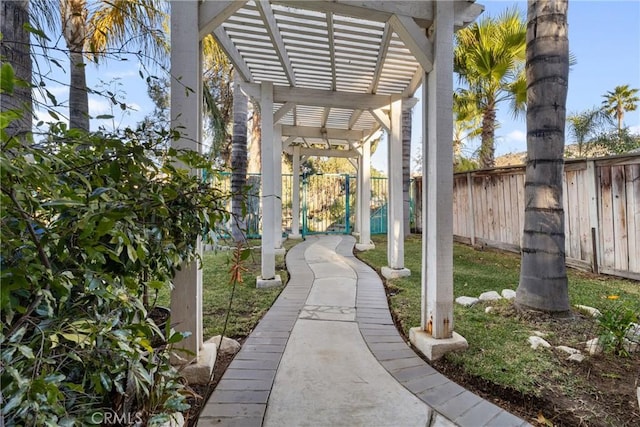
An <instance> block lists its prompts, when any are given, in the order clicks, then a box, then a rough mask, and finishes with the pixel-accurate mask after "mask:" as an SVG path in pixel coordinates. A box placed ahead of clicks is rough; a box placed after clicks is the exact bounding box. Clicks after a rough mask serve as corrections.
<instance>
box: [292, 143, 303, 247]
mask: <svg viewBox="0 0 640 427" xmlns="http://www.w3.org/2000/svg"><path fill="white" fill-rule="evenodd" d="M292 174H293V188H292V189H291V234H289V238H290V239H302V235H301V234H300V146H299V145H295V146H294V147H293V172H292Z"/></svg>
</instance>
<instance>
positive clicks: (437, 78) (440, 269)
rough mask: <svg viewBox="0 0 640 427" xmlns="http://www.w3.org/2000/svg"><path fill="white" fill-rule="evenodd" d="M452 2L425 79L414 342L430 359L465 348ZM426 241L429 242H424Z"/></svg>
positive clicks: (445, 5)
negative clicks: (456, 207)
mask: <svg viewBox="0 0 640 427" xmlns="http://www.w3.org/2000/svg"><path fill="white" fill-rule="evenodd" d="M453 7H454V3H453V2H435V3H434V9H435V18H436V19H435V22H436V24H435V32H434V55H433V56H434V67H433V70H432V71H431V72H430V73H429V74H428V75H427V76H426V79H425V80H424V81H425V82H426V85H423V105H425V106H426V108H425V109H424V111H425V112H427V113H428V114H425V115H424V117H423V123H424V125H423V126H424V129H423V140H424V141H426V144H423V161H424V162H426V165H425V166H426V168H425V172H426V174H424V175H423V189H424V194H425V196H423V198H424V199H425V202H423V208H424V209H423V215H425V219H426V220H425V222H424V228H423V253H422V266H423V267H422V289H423V291H422V295H423V300H422V316H421V317H422V323H421V326H420V328H413V329H411V331H410V340H411V342H412V343H413V344H414V345H415V346H416V347H417V348H418V349H419V350H420V351H422V353H424V354H425V355H426V356H427V357H428V358H429V359H431V360H435V359H438V358H440V357H441V356H442V355H443V354H445V353H446V352H449V351H452V350H457V349H464V348H467V341H466V340H465V339H464V338H463V337H462V336H460V335H459V334H456V333H455V332H454V331H453V326H454V323H453V151H452V150H451V135H452V134H453V114H452V108H453V107H452V103H453V100H452V99H453V96H452V95H453V81H452V77H451V76H452V75H453V31H454V30H453V25H454V19H453V18H454V13H453ZM425 239H426V240H425Z"/></svg>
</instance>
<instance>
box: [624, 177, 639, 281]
mask: <svg viewBox="0 0 640 427" xmlns="http://www.w3.org/2000/svg"><path fill="white" fill-rule="evenodd" d="M625 172H626V177H627V179H626V183H625V185H626V197H627V221H628V223H627V226H628V229H627V233H628V234H627V236H628V239H629V270H630V271H640V256H638V255H640V165H627V166H625ZM634 254H635V255H634Z"/></svg>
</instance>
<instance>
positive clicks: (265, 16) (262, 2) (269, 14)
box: [255, 0, 296, 86]
mask: <svg viewBox="0 0 640 427" xmlns="http://www.w3.org/2000/svg"><path fill="white" fill-rule="evenodd" d="M255 3H256V7H257V8H258V12H260V16H262V20H263V21H264V26H265V29H266V30H267V33H268V34H269V38H270V39H271V42H272V43H273V47H274V49H275V51H276V54H277V55H278V58H279V59H280V64H282V68H283V70H284V74H285V75H286V76H287V80H289V85H291V86H295V85H296V75H295V73H294V72H293V67H292V66H291V61H290V60H289V55H288V54H287V49H286V48H285V46H284V40H282V35H280V30H279V29H278V23H277V22H276V17H275V16H274V15H273V10H271V5H270V4H269V2H268V1H267V0H258V1H256V2H255Z"/></svg>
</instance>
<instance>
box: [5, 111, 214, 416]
mask: <svg viewBox="0 0 640 427" xmlns="http://www.w3.org/2000/svg"><path fill="white" fill-rule="evenodd" d="M13 117H15V112H9V113H2V117H0V122H1V123H2V125H1V129H0V131H1V132H2V139H1V142H2V154H1V157H0V168H1V184H2V189H1V190H2V191H1V199H0V204H1V212H2V249H1V258H0V262H1V266H2V273H1V280H2V287H1V289H2V290H1V294H0V304H1V305H0V308H1V311H2V314H1V322H2V335H0V345H1V347H2V349H1V366H0V374H1V376H2V377H1V380H2V400H3V408H2V414H3V416H4V419H5V423H6V425H9V426H11V425H37V426H41V425H87V424H96V423H100V422H102V420H103V417H100V416H96V414H105V413H110V414H116V415H117V414H119V415H121V416H123V417H124V416H126V417H129V418H128V419H133V418H135V419H136V420H143V421H144V422H148V423H149V424H154V423H155V422H157V421H162V420H163V419H167V417H168V414H170V413H172V412H175V411H181V410H184V409H186V408H187V407H188V406H187V404H186V392H187V391H186V389H185V385H184V384H183V383H182V382H181V379H180V376H179V373H178V372H177V371H176V369H175V368H173V367H171V365H170V364H169V350H170V347H171V344H173V343H175V342H178V341H180V340H181V339H182V338H183V336H182V335H181V334H179V333H176V332H174V331H172V330H171V329H170V328H169V327H167V329H165V330H160V328H158V326H157V325H156V324H155V323H154V321H153V320H152V319H151V318H149V317H148V315H147V314H148V310H149V309H150V308H151V306H152V305H153V304H152V305H151V306H145V304H143V296H144V294H145V289H151V290H154V289H156V290H159V289H162V288H168V287H171V286H172V279H173V277H174V273H175V271H176V270H177V269H179V268H180V266H181V265H183V263H185V262H190V261H193V260H194V259H195V258H196V257H197V251H196V246H195V243H196V241H197V239H198V238H199V237H200V236H203V235H205V234H206V233H207V231H208V230H209V228H210V227H212V225H213V224H215V223H217V222H219V221H224V219H225V215H226V214H225V212H224V210H223V208H222V207H221V206H222V205H221V201H222V199H223V198H224V197H226V195H224V194H221V193H220V191H218V190H216V189H214V188H212V187H211V186H210V185H208V184H207V183H205V182H203V181H202V179H201V178H200V177H198V175H197V174H195V173H191V172H192V171H193V170H196V169H199V168H203V169H209V162H207V160H206V159H205V158H204V157H202V156H200V155H199V154H197V153H194V152H190V151H178V150H174V149H168V150H167V149H163V147H167V146H168V145H169V143H170V142H171V140H172V139H175V138H177V137H178V136H179V135H178V133H177V132H169V131H158V130H153V131H152V130H147V129H145V128H140V129H137V130H136V131H133V130H130V129H127V130H125V131H121V132H118V133H112V134H107V133H101V132H98V133H92V134H86V133H81V132H76V131H73V130H67V129H66V125H64V124H57V125H53V126H52V127H51V130H50V133H49V135H48V138H47V140H46V141H45V142H43V143H40V144H30V145H29V144H25V143H21V142H19V141H17V140H16V139H13V138H9V137H7V135H6V133H5V131H4V130H5V128H6V126H7V123H8V122H9V120H10V118H13ZM208 173H209V174H213V173H214V171H212V170H208ZM158 337H160V338H161V339H160V341H161V345H159V346H155V345H154V344H153V342H154V341H157V338H158ZM121 419H124V418H121Z"/></svg>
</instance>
